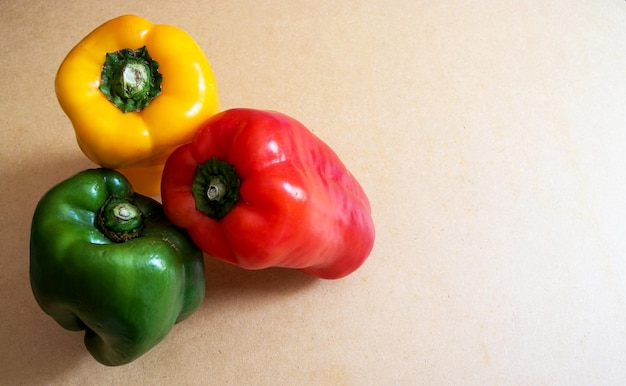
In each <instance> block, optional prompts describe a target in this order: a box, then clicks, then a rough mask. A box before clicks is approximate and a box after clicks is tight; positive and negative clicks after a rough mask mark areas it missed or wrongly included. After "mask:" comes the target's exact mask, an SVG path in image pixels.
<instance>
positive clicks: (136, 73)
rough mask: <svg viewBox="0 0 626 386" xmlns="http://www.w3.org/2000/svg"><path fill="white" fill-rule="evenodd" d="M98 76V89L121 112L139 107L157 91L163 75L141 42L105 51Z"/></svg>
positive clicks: (155, 94) (148, 100)
mask: <svg viewBox="0 0 626 386" xmlns="http://www.w3.org/2000/svg"><path fill="white" fill-rule="evenodd" d="M100 76H101V82H100V91H102V93H103V94H104V95H105V96H106V97H107V99H108V100H109V101H110V102H111V103H113V104H114V105H115V106H116V107H117V108H119V109H120V110H121V111H122V112H124V113H128V112H132V111H141V110H143V109H144V108H145V107H146V106H148V104H150V102H152V100H153V99H154V98H156V97H157V96H158V95H159V94H161V82H162V81H163V75H161V73H160V72H159V63H158V62H157V61H155V60H154V59H152V58H151V57H150V55H149V54H148V49H147V48H146V47H145V46H143V47H141V48H138V49H130V48H125V49H123V50H119V51H115V52H109V53H107V54H106V58H105V61H104V65H103V66H102V73H101V74H100Z"/></svg>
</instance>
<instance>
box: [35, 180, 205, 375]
mask: <svg viewBox="0 0 626 386" xmlns="http://www.w3.org/2000/svg"><path fill="white" fill-rule="evenodd" d="M30 283H31V288H32V291H33V294H34V296H35V299H36V300H37V302H38V304H39V306H40V307H41V309H42V310H43V311H44V312H46V313H47V314H49V315H50V316H51V317H52V318H54V320H56V322H57V323H58V324H59V325H61V326H62V327H63V328H65V329H68V330H72V331H81V330H85V335H84V342H85V346H86V347H87V349H88V351H89V352H90V353H91V355H92V356H93V357H94V358H95V359H96V360H97V361H99V362H100V363H102V364H105V365H108V366H117V365H122V364H125V363H129V362H131V361H133V360H135V359H136V358H138V357H139V356H141V355H143V354H144V353H146V352H147V351H148V350H150V349H151V348H152V347H154V346H155V345H156V344H157V343H159V342H160V341H161V340H162V339H163V338H164V337H165V336H166V335H167V334H168V333H169V331H170V330H171V329H172V327H173V325H174V324H175V323H178V322H180V321H182V320H184V319H185V318H187V317H189V316H190V315H191V314H192V313H193V312H194V311H195V310H196V309H197V308H198V306H199V305H200V304H201V302H202V299H203V298H204V291H205V275H204V260H203V255H202V251H200V250H199V249H198V248H197V247H196V246H195V245H194V244H193V242H192V240H191V239H190V238H189V236H188V235H187V233H186V232H185V231H184V230H183V229H180V228H178V227H176V226H174V225H172V224H171V223H170V222H169V221H168V220H167V218H166V217H165V214H164V213H163V208H162V206H161V204H160V203H158V202H157V201H155V200H153V199H152V198H149V197H146V196H143V195H139V194H137V193H134V191H133V189H132V186H131V185H130V184H129V182H128V180H126V178H124V176H123V175H121V174H119V173H117V172H116V171H114V170H110V169H91V170H86V171H84V172H81V173H79V174H77V175H75V176H74V177H71V178H69V179H67V180H65V181H63V182H61V183H59V184H58V185H56V186H55V187H53V188H52V189H50V190H49V191H48V192H47V193H46V194H45V195H44V196H43V197H42V198H41V200H40V201H39V203H38V204H37V207H36V209H35V213H34V216H33V220H32V226H31V238H30Z"/></svg>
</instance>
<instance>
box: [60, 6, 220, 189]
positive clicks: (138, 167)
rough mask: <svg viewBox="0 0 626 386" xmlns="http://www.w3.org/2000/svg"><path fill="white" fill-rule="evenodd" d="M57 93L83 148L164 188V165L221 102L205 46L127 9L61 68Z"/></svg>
mask: <svg viewBox="0 0 626 386" xmlns="http://www.w3.org/2000/svg"><path fill="white" fill-rule="evenodd" d="M55 89H56V95H57V99H58V101H59V104H60V105H61V107H62V109H63V111H64V112H65V113H66V115H67V116H68V118H69V119H70V121H71V122H72V125H73V127H74V130H75V134H76V140H77V142H78V145H79V146H80V149H81V150H82V151H83V153H84V154H85V155H86V156H87V157H88V158H89V159H90V160H92V161H93V162H95V163H96V164H98V165H100V166H102V167H106V168H112V169H119V171H120V172H122V173H123V174H124V175H125V176H126V177H128V178H129V179H130V180H131V183H132V184H133V186H134V188H135V190H136V191H137V192H139V193H142V194H145V195H150V196H152V195H156V194H158V193H159V187H160V178H161V172H162V170H163V164H164V163H165V160H166V159H167V157H168V156H169V154H170V153H171V152H172V151H173V150H174V149H175V148H176V147H178V146H179V145H181V144H183V143H186V142H189V141H190V140H191V137H192V136H193V133H194V132H195V130H196V129H197V127H198V125H199V124H200V123H201V122H203V121H205V120H206V119H207V118H208V117H210V116H211V115H213V114H215V113H216V112H217V111H218V109H219V101H218V94H217V86H216V84H215V78H214V77H213V73H212V71H211V66H210V64H209V61H208V60H207V58H206V56H205V55H204V53H203V51H202V49H201V48H200V47H199V46H198V44H196V42H195V41H194V40H193V39H192V38H191V37H190V36H189V35H187V34H186V33H185V32H184V31H182V30H180V29H179V28H177V27H174V26H170V25H162V24H152V23H150V22H149V21H147V20H145V19H143V18H141V17H138V16H134V15H124V16H120V17H117V18H115V19H112V20H110V21H107V22H106V23H104V24H102V25H101V26H99V27H98V28H96V29H95V30H94V31H92V32H91V33H90V34H88V35H87V36H86V37H85V38H84V39H83V40H81V41H80V42H79V43H78V44H77V45H76V46H75V47H74V48H73V49H72V50H71V51H70V52H69V53H68V55H67V56H66V58H65V59H64V60H63V62H62V63H61V66H60V67H59V69H58V72H57V75H56V80H55Z"/></svg>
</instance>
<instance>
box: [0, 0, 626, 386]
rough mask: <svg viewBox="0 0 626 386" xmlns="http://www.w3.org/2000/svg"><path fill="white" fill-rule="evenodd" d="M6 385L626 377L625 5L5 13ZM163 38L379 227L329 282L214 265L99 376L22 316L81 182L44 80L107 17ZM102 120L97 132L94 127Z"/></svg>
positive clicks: (238, 6)
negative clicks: (307, 149) (331, 176)
mask: <svg viewBox="0 0 626 386" xmlns="http://www.w3.org/2000/svg"><path fill="white" fill-rule="evenodd" d="M0 10H1V12H0V36H1V38H0V47H1V50H0V51H1V55H2V56H0V84H1V85H2V86H1V90H2V102H1V104H0V120H1V125H0V135H1V138H0V149H1V152H0V189H1V191H0V208H1V210H2V215H1V217H0V221H1V224H2V232H0V245H1V247H0V249H1V252H0V253H1V259H0V309H1V310H2V311H1V314H2V322H1V323H0V344H1V347H2V348H1V349H0V380H1V382H0V383H2V384H64V385H71V384H81V385H83V384H181V385H182V384H187V385H193V384H215V385H226V384H230V385H244V384H250V385H264V384H268V385H270V384H271V385H381V384H403V385H408V384H424V385H459V384H464V385H483V384H487V385H502V384H513V385H517V384H524V385H530V384H532V385H556V384H558V385H590V384H620V383H622V382H624V381H625V380H626V315H625V303H624V302H625V296H626V284H625V280H624V278H625V275H626V260H625V259H624V253H625V252H626V241H625V238H624V218H626V205H625V204H624V202H625V200H626V172H625V167H624V166H625V162H624V161H625V160H626V155H625V152H624V149H625V146H626V127H625V123H626V117H625V115H626V105H625V101H626V72H625V69H626V43H625V42H626V2H624V1H618V0H607V1H598V0H578V1H572V0H567V1H566V0H555V1H539V0H536V1H503V0H484V1H474V2H472V1H461V0H456V1H453V0H447V1H446V0H441V1H440V0H437V1H434V0H426V1H421V0H406V1H400V0H390V1H382V0H379V1H365V0H363V1H325V0H316V1H274V0H263V1H248V2H246V1H229V2H225V1H184V0H181V1H169V0H167V1H152V2H141V1H136V2H128V1H119V0H112V1H81V2H79V1H19V2H18V1H0ZM124 13H135V14H138V15H141V16H143V17H146V18H147V19H149V20H151V21H153V22H156V23H167V24H174V25H177V26H179V27H181V28H182V29H184V30H185V31H187V32H188V33H189V34H190V35H192V36H193V37H194V38H195V39H196V40H197V41H198V43H199V44H200V45H201V46H202V48H203V49H204V50H205V52H206V54H207V56H208V57H209V59H210V61H211V63H212V65H213V70H214V72H215V76H216V78H217V81H218V87H219V91H220V95H221V100H222V107H223V108H224V109H226V108H231V107H239V106H243V107H256V108H265V109H274V110H279V111H282V112H284V113H287V114H289V115H291V116H293V117H295V118H297V119H299V120H300V121H302V122H303V123H305V124H306V125H307V126H308V127H309V128H310V129H311V130H313V131H314V132H315V133H316V134H317V135H318V136H320V137H321V138H322V139H323V140H324V141H326V142H327V143H328V144H329V145H331V146H332V147H333V148H334V149H335V150H336V152H337V153H338V154H339V155H340V157H341V158H342V159H343V160H344V161H345V163H346V164H347V165H348V166H349V168H350V169H351V170H352V171H353V172H354V174H355V175H356V176H357V178H359V180H360V181H361V182H362V185H363V187H364V188H365V190H366V191H367V192H368V195H369V197H370V200H371V202H372V206H373V215H374V219H375V222H376V226H377V240H376V245H375V247H374V250H373V252H372V254H371V256H370V258H369V259H368V261H367V262H366V263H365V265H363V267H362V268H361V269H359V270H358V271H357V272H355V273H354V274H353V275H351V276H349V277H347V278H345V279H342V280H338V281H320V280H314V279H310V278H308V277H307V276H305V275H303V274H300V273H298V272H291V271H285V270H276V269H274V270H267V271H259V272H247V271H242V270H240V269H237V268H234V267H231V266H227V265H225V264H222V263H218V262H215V261H212V260H208V261H207V268H208V280H209V281H208V285H207V297H206V300H205V301H204V303H203V305H202V307H201V309H200V310H199V311H198V312H197V313H196V314H194V315H193V316H192V317H191V318H190V319H188V320H187V321H186V322H184V323H182V324H180V325H177V326H176V327H175V328H174V329H173V331H172V332H171V333H170V335H168V337H167V338H166V339H165V340H164V341H163V342H162V343H161V344H160V345H158V346H157V347H156V348H155V349H153V350H152V351H150V352H149V353H147V354H146V355H144V356H143V357H141V358H140V359H138V360H137V361H135V362H133V363H132V364H129V365H127V366H123V367H118V368H107V367H104V366H101V365H99V364H98V363H97V362H95V361H94V360H93V359H92V358H91V357H90V356H89V354H88V353H87V352H86V350H85V349H84V347H83V343H82V334H80V333H72V332H69V331H65V330H63V329H61V328H60V327H59V326H58V325H57V324H56V323H55V322H54V321H53V320H52V319H51V318H49V317H48V316H46V315H45V314H44V313H43V312H42V311H41V310H40V309H39V308H38V307H37V304H36V303H35V300H34V298H33V296H32V293H31V292H30V286H29V281H28V239H29V226H30V218H31V216H32V212H33V210H34V207H35V205H36V203H37V201H38V200H39V198H40V197H41V196H42V195H43V193H44V192H45V191H46V190H47V189H48V188H50V187H51V186H52V185H54V184H55V183H57V182H59V181H61V180H62V179H65V178H67V177H69V176H71V175H73V174H74V173H76V172H78V171H80V170H82V169H85V168H88V167H93V166H94V165H93V164H91V163H90V162H89V161H88V160H86V158H85V157H84V156H83V155H82V153H81V152H80V150H79V149H78V147H77V145H76V143H75V140H74V136H73V131H72V128H71V126H70V123H69V121H68V120H67V118H66V117H65V116H64V114H63V112H62V111H61V109H60V107H59V106H58V104H57V101H56V97H55V94H54V88H53V82H54V76H55V72H56V69H57V67H58V65H59V64H60V62H61V60H62V59H63V57H64V56H65V55H66V53H67V52H68V51H69V50H70V49H71V48H72V47H73V46H74V45H75V44H76V43H77V42H78V41H79V40H80V39H81V38H82V37H83V36H85V35H86V34H87V33H88V32H90V31H91V30H92V29H93V28H95V27H96V26H98V25H99V24H101V23H102V22H104V21H106V20H108V19H110V18H112V17H115V16H118V15H120V14H124ZM94 119H97V117H94Z"/></svg>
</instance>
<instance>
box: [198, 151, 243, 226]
mask: <svg viewBox="0 0 626 386" xmlns="http://www.w3.org/2000/svg"><path fill="white" fill-rule="evenodd" d="M240 185H241V180H240V179H239V176H237V173H236V172H235V168H234V166H233V165H231V164H229V163H228V162H225V161H222V160H220V159H217V158H215V157H212V158H211V159H209V160H208V161H206V162H205V163H202V164H199V165H198V166H197V167H196V173H195V175H194V178H193V183H192V185H191V191H192V194H193V198H194V200H195V202H196V209H197V210H199V211H200V212H202V213H204V214H206V215H207V216H209V217H210V218H212V219H214V220H221V219H222V218H224V217H225V216H226V215H227V214H228V212H230V210H231V209H232V208H233V206H234V205H235V204H236V203H237V201H239V186H240Z"/></svg>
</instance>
